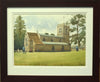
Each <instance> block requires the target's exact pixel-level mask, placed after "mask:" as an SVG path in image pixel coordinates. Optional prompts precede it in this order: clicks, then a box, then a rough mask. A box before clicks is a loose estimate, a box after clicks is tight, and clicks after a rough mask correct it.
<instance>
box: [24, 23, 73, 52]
mask: <svg viewBox="0 0 100 82" xmlns="http://www.w3.org/2000/svg"><path fill="white" fill-rule="evenodd" d="M56 30H57V35H47V34H40V33H38V32H37V33H32V32H26V34H25V38H24V47H25V51H26V52H61V51H70V50H71V45H70V43H69V26H67V25H65V24H64V23H63V24H58V25H57V29H56Z"/></svg>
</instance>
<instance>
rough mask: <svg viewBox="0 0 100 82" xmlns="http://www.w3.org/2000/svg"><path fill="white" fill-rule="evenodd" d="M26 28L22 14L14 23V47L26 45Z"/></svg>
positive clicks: (18, 47)
mask: <svg viewBox="0 0 100 82" xmlns="http://www.w3.org/2000/svg"><path fill="white" fill-rule="evenodd" d="M25 32H26V28H25V22H24V20H23V19H22V17H21V16H18V17H17V18H16V21H15V25H14V49H15V50H16V49H22V47H23V46H24V36H25Z"/></svg>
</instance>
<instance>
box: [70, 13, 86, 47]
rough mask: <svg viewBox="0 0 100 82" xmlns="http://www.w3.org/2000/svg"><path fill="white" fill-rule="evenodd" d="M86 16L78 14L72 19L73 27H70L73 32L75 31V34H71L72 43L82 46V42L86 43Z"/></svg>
mask: <svg viewBox="0 0 100 82" xmlns="http://www.w3.org/2000/svg"><path fill="white" fill-rule="evenodd" d="M85 19H86V17H85V15H82V14H77V15H75V16H74V17H73V18H72V19H71V21H70V22H71V24H72V26H73V27H72V28H71V29H70V31H71V32H74V34H73V35H71V43H74V44H77V45H78V47H80V46H81V44H83V45H85V35H86V32H85V30H86V26H85V23H86V20H85Z"/></svg>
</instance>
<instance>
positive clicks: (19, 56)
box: [14, 50, 85, 66]
mask: <svg viewBox="0 0 100 82" xmlns="http://www.w3.org/2000/svg"><path fill="white" fill-rule="evenodd" d="M14 64H15V65H31V66H85V51H82V50H80V51H78V52H76V51H70V52H27V53H26V54H23V53H22V52H20V53H18V52H15V54H14Z"/></svg>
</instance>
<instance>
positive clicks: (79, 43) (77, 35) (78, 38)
mask: <svg viewBox="0 0 100 82" xmlns="http://www.w3.org/2000/svg"><path fill="white" fill-rule="evenodd" d="M77 44H78V47H80V42H79V37H78V24H77Z"/></svg>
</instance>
